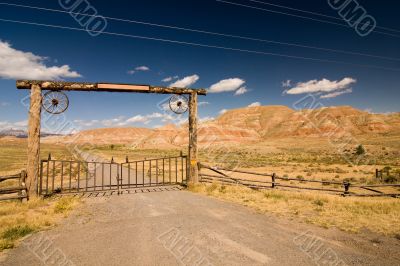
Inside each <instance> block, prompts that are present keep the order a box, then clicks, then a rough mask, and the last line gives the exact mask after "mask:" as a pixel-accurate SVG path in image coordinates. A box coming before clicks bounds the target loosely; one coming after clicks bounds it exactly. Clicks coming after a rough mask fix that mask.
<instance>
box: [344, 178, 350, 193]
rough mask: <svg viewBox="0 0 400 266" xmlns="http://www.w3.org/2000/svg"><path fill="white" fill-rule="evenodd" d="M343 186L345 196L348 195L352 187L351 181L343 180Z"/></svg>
mask: <svg viewBox="0 0 400 266" xmlns="http://www.w3.org/2000/svg"><path fill="white" fill-rule="evenodd" d="M343 186H344V194H343V196H347V195H349V194H350V192H349V189H350V183H349V182H347V181H345V182H343Z"/></svg>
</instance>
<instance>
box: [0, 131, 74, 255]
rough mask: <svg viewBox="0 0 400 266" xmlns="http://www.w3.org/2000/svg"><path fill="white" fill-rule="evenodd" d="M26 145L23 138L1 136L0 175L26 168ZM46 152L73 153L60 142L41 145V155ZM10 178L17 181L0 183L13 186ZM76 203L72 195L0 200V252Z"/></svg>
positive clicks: (53, 221)
mask: <svg viewBox="0 0 400 266" xmlns="http://www.w3.org/2000/svg"><path fill="white" fill-rule="evenodd" d="M26 146H27V142H26V139H18V138H0V175H9V174H15V173H18V172H19V171H21V170H23V169H25V164H26V157H27V155H26ZM49 153H51V154H52V156H53V158H59V159H61V158H71V157H72V155H71V154H70V153H69V152H68V150H67V149H66V148H65V147H64V146H62V145H46V144H44V145H42V150H41V156H42V158H47V156H48V154H49ZM13 182H17V181H7V182H2V183H0V186H1V187H6V186H12V185H13ZM77 204H78V201H77V200H76V199H73V198H61V199H59V198H58V199H55V198H50V199H31V200H30V201H29V202H28V203H21V202H20V201H8V202H0V252H1V251H3V250H4V249H9V248H13V247H14V246H15V245H16V244H17V243H18V240H19V239H21V238H22V237H24V236H26V235H28V234H30V233H33V232H35V231H39V230H45V229H47V228H51V227H52V226H54V225H55V224H57V222H58V221H59V220H60V219H61V218H62V217H64V216H65V215H67V214H68V211H69V210H71V209H72V208H73V207H74V206H76V205H77Z"/></svg>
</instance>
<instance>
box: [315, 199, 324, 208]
mask: <svg viewBox="0 0 400 266" xmlns="http://www.w3.org/2000/svg"><path fill="white" fill-rule="evenodd" d="M314 204H315V205H317V206H320V207H322V206H324V202H323V201H322V200H320V199H318V200H314Z"/></svg>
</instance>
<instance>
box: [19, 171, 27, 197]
mask: <svg viewBox="0 0 400 266" xmlns="http://www.w3.org/2000/svg"><path fill="white" fill-rule="evenodd" d="M26 177H27V173H26V171H22V172H21V176H20V181H19V182H20V186H21V187H24V188H25V189H22V191H21V196H23V197H24V198H22V199H21V201H22V202H23V203H25V202H27V201H28V194H27V192H26Z"/></svg>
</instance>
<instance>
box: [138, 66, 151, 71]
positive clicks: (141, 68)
mask: <svg viewBox="0 0 400 266" xmlns="http://www.w3.org/2000/svg"><path fill="white" fill-rule="evenodd" d="M135 70H136V71H149V70H150V68H149V67H147V66H138V67H136V68H135Z"/></svg>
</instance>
